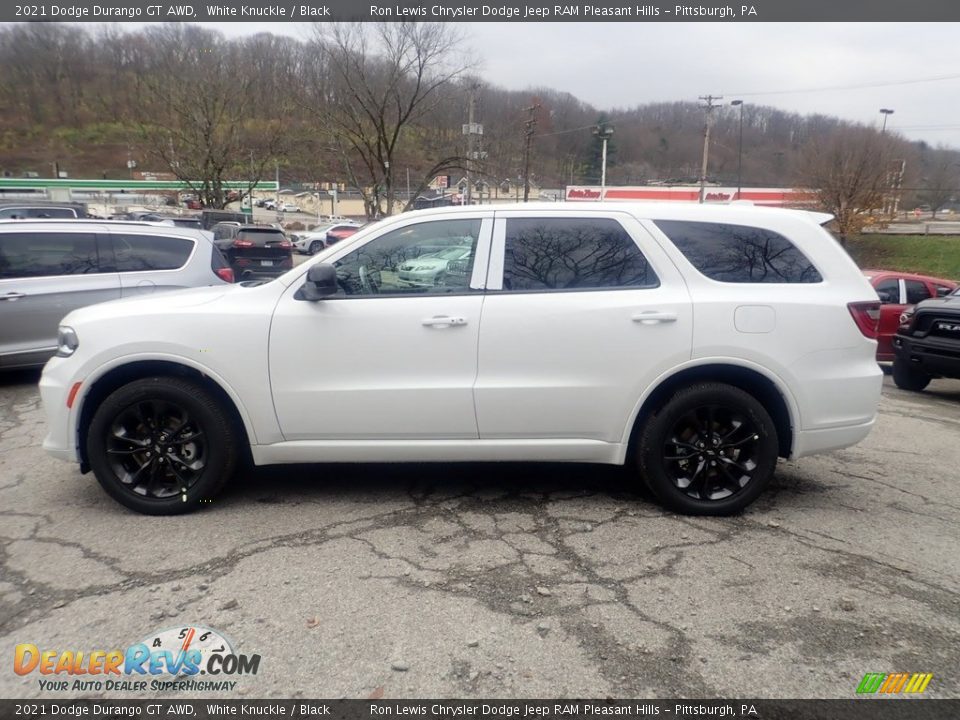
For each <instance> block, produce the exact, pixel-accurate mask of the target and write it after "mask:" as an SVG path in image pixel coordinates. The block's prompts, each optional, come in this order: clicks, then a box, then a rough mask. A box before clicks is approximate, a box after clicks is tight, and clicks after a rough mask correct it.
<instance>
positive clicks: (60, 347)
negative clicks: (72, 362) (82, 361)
mask: <svg viewBox="0 0 960 720" xmlns="http://www.w3.org/2000/svg"><path fill="white" fill-rule="evenodd" d="M78 347H80V338H78V337H77V332H76V330H74V329H73V328H72V327H67V326H66V325H61V326H60V328H59V329H58V330H57V357H64V358H65V357H70V356H71V355H73V353H74V351H75V350H76V349H77V348H78Z"/></svg>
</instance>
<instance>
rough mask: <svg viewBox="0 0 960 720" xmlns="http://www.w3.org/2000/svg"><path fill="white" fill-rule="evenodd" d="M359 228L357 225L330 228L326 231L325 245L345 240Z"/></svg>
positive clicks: (328, 245)
mask: <svg viewBox="0 0 960 720" xmlns="http://www.w3.org/2000/svg"><path fill="white" fill-rule="evenodd" d="M359 229H360V228H359V227H341V228H337V229H336V230H330V231H329V232H328V233H327V247H330V246H331V245H335V244H336V243H338V242H340V241H341V240H346V239H347V238H348V237H350V236H351V235H353V234H354V233H355V232H357V230H359Z"/></svg>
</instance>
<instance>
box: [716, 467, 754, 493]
mask: <svg viewBox="0 0 960 720" xmlns="http://www.w3.org/2000/svg"><path fill="white" fill-rule="evenodd" d="M718 467H719V468H720V472H721V473H722V474H723V476H724V477H725V478H726V479H727V480H728V481H729V482H724V483H723V486H724V487H725V488H727V490H729V491H730V492H731V493H735V492H738V491H739V490H741V489H742V487H743V486H742V485H740V478H735V477H734V476H733V475H731V474H730V471H729V470H728V469H727V464H726V463H720V465H718ZM746 475H747V482H750V474H749V473H746Z"/></svg>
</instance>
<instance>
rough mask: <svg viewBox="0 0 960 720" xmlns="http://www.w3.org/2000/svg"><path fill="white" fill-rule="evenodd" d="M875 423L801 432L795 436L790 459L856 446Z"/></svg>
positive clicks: (871, 421)
mask: <svg viewBox="0 0 960 720" xmlns="http://www.w3.org/2000/svg"><path fill="white" fill-rule="evenodd" d="M875 422H876V418H874V419H872V420H870V421H869V422H865V423H861V424H859V425H845V426H843V427H834V428H827V429H824V430H801V431H800V432H798V433H797V434H796V436H795V442H794V447H793V453H792V454H791V458H799V457H804V456H805V455H818V454H820V453H825V452H831V451H833V450H842V449H843V448H847V447H850V446H851V445H856V444H857V443H858V442H860V441H861V440H863V439H864V438H865V437H866V436H867V435H869V434H870V430H872V429H873V425H874V423H875Z"/></svg>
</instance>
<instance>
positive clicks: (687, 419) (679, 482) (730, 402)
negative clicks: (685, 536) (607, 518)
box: [637, 383, 779, 515]
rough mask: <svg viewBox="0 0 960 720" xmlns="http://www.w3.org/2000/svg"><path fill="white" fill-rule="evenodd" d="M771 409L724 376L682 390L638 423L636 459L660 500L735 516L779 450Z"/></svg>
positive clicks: (763, 481) (695, 511)
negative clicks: (722, 379) (713, 381)
mask: <svg viewBox="0 0 960 720" xmlns="http://www.w3.org/2000/svg"><path fill="white" fill-rule="evenodd" d="M778 451H779V444H778V440H777V431H776V428H775V426H774V424H773V420H772V419H771V417H770V414H769V413H768V412H767V411H766V409H765V408H764V407H763V405H762V404H761V403H760V402H759V401H758V400H757V399H756V398H754V397H753V396H752V395H750V394H749V393H747V392H746V391H744V390H741V389H740V388H737V387H734V386H732V385H725V384H722V383H702V384H697V385H692V386H690V387H687V388H683V389H682V390H679V391H677V392H676V393H675V394H674V395H673V397H671V398H670V399H669V400H667V402H666V403H664V404H663V406H662V407H661V408H659V409H658V410H657V411H656V412H654V413H653V414H652V415H650V417H649V418H647V420H646V422H645V423H644V425H643V426H642V427H641V428H640V435H639V440H638V443H637V464H638V467H639V470H640V474H641V475H642V477H643V479H644V481H645V482H646V484H647V486H648V487H649V488H650V490H651V492H652V493H653V494H654V495H655V496H656V497H657V499H658V500H660V502H662V503H663V504H664V505H665V506H667V507H669V508H670V509H671V510H675V511H677V512H680V513H684V514H688V515H731V514H733V513H737V512H740V511H741V510H743V509H744V508H745V507H747V506H748V505H749V504H750V503H752V502H753V501H754V500H755V499H756V498H757V496H758V495H759V494H760V493H761V492H762V491H763V489H764V487H766V485H767V483H769V482H770V478H771V477H772V476H773V472H774V469H775V468H776V464H777V456H778V454H779V452H778Z"/></svg>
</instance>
